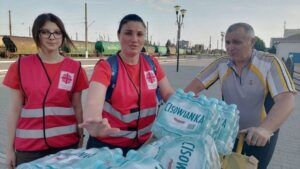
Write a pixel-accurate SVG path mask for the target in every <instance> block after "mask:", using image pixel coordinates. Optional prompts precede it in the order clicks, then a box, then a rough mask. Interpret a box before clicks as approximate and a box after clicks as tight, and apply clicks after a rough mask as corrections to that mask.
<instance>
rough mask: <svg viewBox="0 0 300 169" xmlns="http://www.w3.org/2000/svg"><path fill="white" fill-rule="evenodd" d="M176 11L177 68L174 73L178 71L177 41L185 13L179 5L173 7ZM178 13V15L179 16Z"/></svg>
mask: <svg viewBox="0 0 300 169" xmlns="http://www.w3.org/2000/svg"><path fill="white" fill-rule="evenodd" d="M175 10H176V23H177V26H178V28H177V46H176V53H177V66H176V72H178V70H179V41H180V30H181V26H182V24H183V18H184V14H185V13H186V9H180V6H179V5H176V6H175ZM179 11H180V14H179Z"/></svg>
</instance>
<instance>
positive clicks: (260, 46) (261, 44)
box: [254, 36, 266, 51]
mask: <svg viewBox="0 0 300 169" xmlns="http://www.w3.org/2000/svg"><path fill="white" fill-rule="evenodd" d="M254 48H255V49H256V50H259V51H266V45H265V42H264V41H263V40H262V39H260V38H259V37H258V36H255V44H254Z"/></svg>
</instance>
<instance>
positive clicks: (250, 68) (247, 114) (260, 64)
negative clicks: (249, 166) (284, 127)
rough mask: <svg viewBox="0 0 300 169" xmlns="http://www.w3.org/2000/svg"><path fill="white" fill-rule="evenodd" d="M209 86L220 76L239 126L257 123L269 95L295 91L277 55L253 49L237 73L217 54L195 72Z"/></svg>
mask: <svg viewBox="0 0 300 169" xmlns="http://www.w3.org/2000/svg"><path fill="white" fill-rule="evenodd" d="M196 78H197V79H199V80H200V81H201V82H202V83H203V84H204V86H205V88H206V89H207V88H209V87H210V86H211V85H212V84H214V83H215V82H216V81H218V80H220V83H221V91H222V97H223V99H224V101H225V102H226V103H227V104H236V105H237V107H238V109H239V111H240V129H244V128H248V127H255V126H259V125H260V124H261V122H262V120H263V119H264V118H265V117H266V115H267V113H268V112H269V111H270V109H271V107H272V105H273V103H274V100H273V97H274V96H276V95H278V94H280V93H283V92H293V93H296V89H295V86H294V83H293V81H292V79H291V77H290V75H289V73H288V71H287V69H286V67H285V65H284V64H283V63H282V62H281V60H280V59H278V58H277V57H275V56H274V55H271V54H269V53H264V52H260V51H256V50H253V51H252V55H251V59H250V61H249V63H248V64H247V65H246V66H244V67H243V69H242V72H241V74H240V75H238V73H237V70H236V68H235V64H234V62H233V61H232V60H231V59H230V58H229V57H221V58H219V59H217V60H215V61H214V62H213V63H211V64H210V65H209V66H208V67H206V68H204V69H203V70H202V71H201V72H200V73H199V74H198V75H197V76H196Z"/></svg>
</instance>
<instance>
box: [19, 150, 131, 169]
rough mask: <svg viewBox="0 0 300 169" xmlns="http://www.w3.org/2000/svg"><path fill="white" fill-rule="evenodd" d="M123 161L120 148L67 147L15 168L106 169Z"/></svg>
mask: <svg viewBox="0 0 300 169" xmlns="http://www.w3.org/2000/svg"><path fill="white" fill-rule="evenodd" d="M125 161H126V160H125V158H124V157H123V156H122V150H121V149H108V148H107V147H104V148H101V149H97V148H91V149H87V150H85V149H68V150H63V151H60V152H58V153H56V154H52V155H48V156H45V157H43V158H40V159H37V160H34V161H32V162H29V163H24V164H21V165H20V166H18V167H17V169H94V168H95V169H96V168H97V169H107V168H108V167H114V166H115V167H117V166H120V165H121V164H122V163H124V162H125Z"/></svg>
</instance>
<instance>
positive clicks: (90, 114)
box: [83, 103, 103, 121]
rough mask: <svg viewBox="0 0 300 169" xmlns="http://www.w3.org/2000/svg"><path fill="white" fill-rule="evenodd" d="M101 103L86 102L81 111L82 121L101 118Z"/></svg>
mask: <svg viewBox="0 0 300 169" xmlns="http://www.w3.org/2000/svg"><path fill="white" fill-rule="evenodd" d="M102 108H103V106H102V105H99V103H87V104H86V105H85V110H84V113H83V121H85V120H87V119H94V118H99V117H100V118H102V112H101V111H102Z"/></svg>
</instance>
